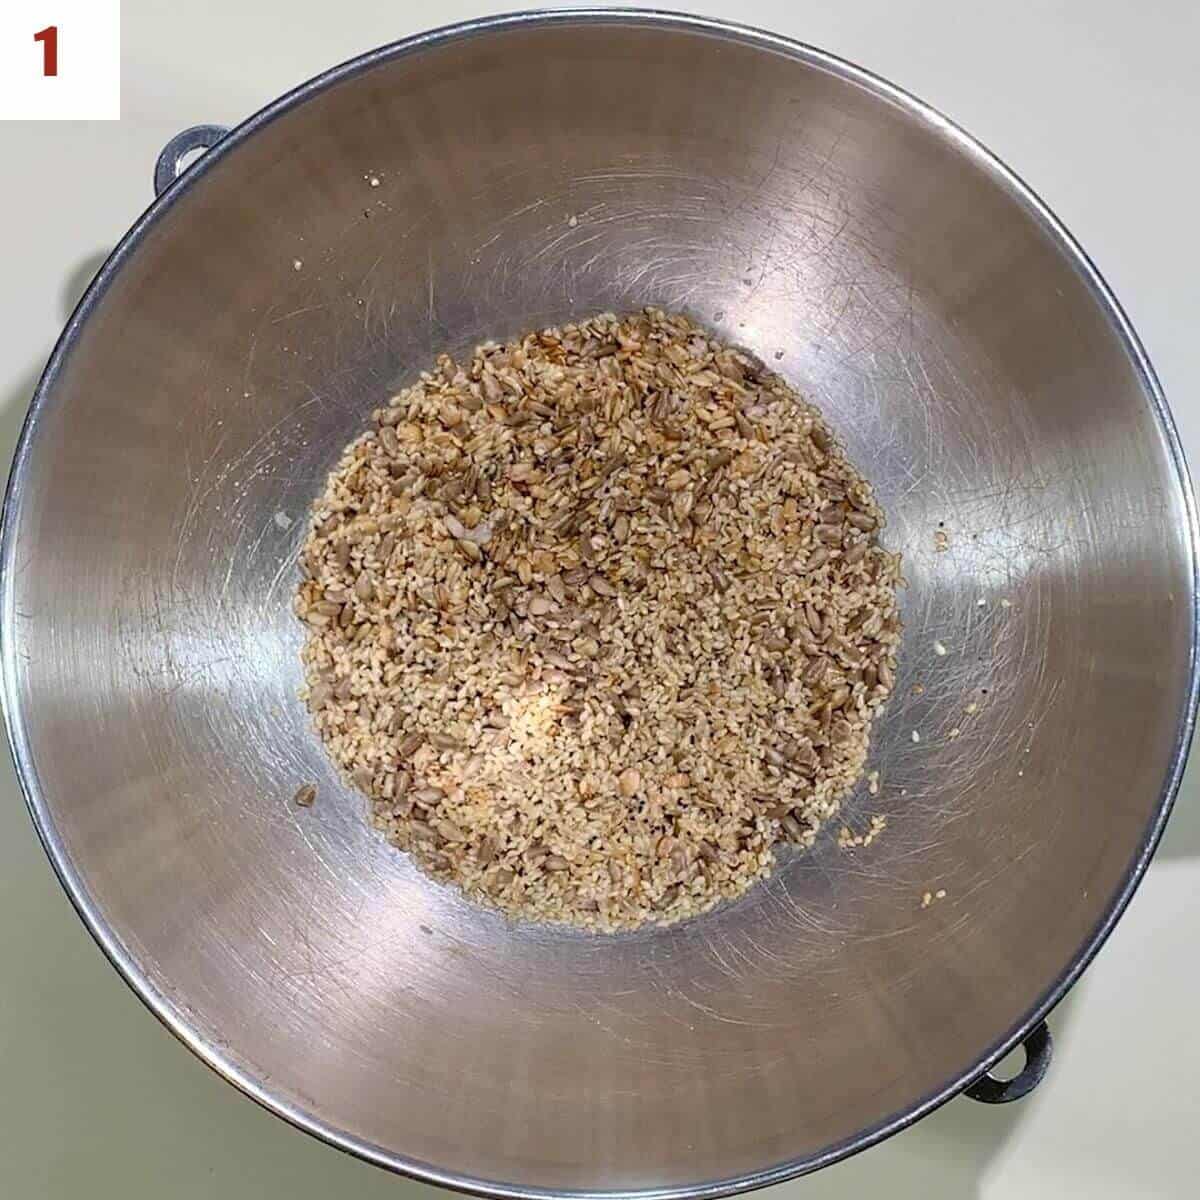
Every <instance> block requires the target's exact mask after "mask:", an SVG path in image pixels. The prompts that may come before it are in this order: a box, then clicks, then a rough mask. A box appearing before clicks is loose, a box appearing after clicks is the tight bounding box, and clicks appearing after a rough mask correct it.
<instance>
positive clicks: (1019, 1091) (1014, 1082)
mask: <svg viewBox="0 0 1200 1200" xmlns="http://www.w3.org/2000/svg"><path fill="white" fill-rule="evenodd" d="M1021 1045H1022V1046H1023V1048H1024V1050H1025V1065H1024V1066H1023V1067H1022V1068H1021V1070H1020V1072H1019V1073H1018V1074H1016V1075H1014V1076H1013V1078H1012V1079H997V1078H996V1077H995V1076H994V1075H993V1074H992V1073H991V1071H988V1072H986V1073H984V1074H983V1075H981V1076H980V1077H979V1078H978V1079H977V1080H975V1082H974V1083H973V1084H971V1086H970V1087H969V1088H967V1095H968V1096H970V1097H971V1099H972V1100H979V1101H981V1102H982V1103H984V1104H1007V1103H1008V1102H1009V1101H1010V1100H1020V1099H1021V1097H1022V1096H1028V1095H1029V1093H1030V1092H1032V1091H1033V1089H1034V1088H1035V1087H1037V1085H1038V1084H1039V1083H1041V1082H1042V1079H1043V1078H1044V1076H1045V1074H1046V1072H1047V1070H1049V1068H1050V1057H1051V1055H1052V1053H1053V1050H1054V1040H1053V1039H1052V1038H1051V1036H1050V1030H1049V1028H1048V1027H1047V1025H1046V1022H1045V1021H1041V1022H1039V1023H1038V1025H1036V1026H1035V1027H1034V1029H1033V1032H1032V1033H1030V1034H1029V1036H1028V1037H1027V1038H1026V1039H1025V1040H1024V1041H1023V1042H1022V1043H1021Z"/></svg>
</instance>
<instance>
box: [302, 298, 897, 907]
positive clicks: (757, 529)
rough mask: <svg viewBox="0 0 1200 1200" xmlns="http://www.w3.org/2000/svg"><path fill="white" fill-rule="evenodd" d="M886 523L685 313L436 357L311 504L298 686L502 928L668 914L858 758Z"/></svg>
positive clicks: (787, 399)
mask: <svg viewBox="0 0 1200 1200" xmlns="http://www.w3.org/2000/svg"><path fill="white" fill-rule="evenodd" d="M883 526H884V514H883V513H882V512H881V510H880V508H879V506H878V504H877V502H876V500H875V498H874V496H873V493H872V490H871V488H870V485H869V484H868V483H867V482H866V481H865V480H863V479H862V477H861V476H860V475H859V474H858V473H857V472H856V471H855V469H854V468H853V466H851V464H850V463H849V462H848V461H847V459H846V458H845V455H844V452H843V451H842V449H841V447H840V445H839V444H838V442H837V440H836V439H835V437H834V436H833V434H832V433H831V432H830V431H829V429H828V428H827V427H826V426H825V424H824V422H823V419H822V417H821V415H820V413H819V412H818V411H817V410H816V409H815V408H814V407H812V406H811V405H810V404H807V403H806V402H805V401H803V400H802V399H801V398H800V397H798V396H797V395H796V394H795V392H793V391H792V390H791V389H790V388H789V387H788V386H787V384H786V383H784V381H783V380H782V379H781V378H779V377H778V376H777V375H775V374H773V373H772V372H770V371H768V370H767V369H766V368H765V367H763V366H762V365H761V364H759V363H757V362H755V361H754V360H752V359H750V358H749V357H748V356H746V355H745V354H743V353H741V352H740V351H737V350H733V349H731V348H729V347H728V346H725V345H723V344H722V343H720V342H718V341H716V340H715V339H714V338H713V337H712V336H711V335H710V334H709V333H707V332H706V331H705V330H703V329H702V328H700V327H698V326H696V325H695V324H693V323H692V322H691V321H689V320H688V319H687V318H684V317H681V316H673V315H668V314H665V313H663V312H660V311H657V310H652V309H647V310H645V311H644V312H642V313H639V314H636V315H634V316H631V317H628V318H625V319H622V320H618V319H617V318H616V317H614V316H612V315H609V314H604V315H601V316H598V317H593V318H590V319H588V320H585V321H581V322H579V323H577V324H572V325H566V326H563V327H562V328H554V329H546V330H542V331H540V332H535V333H529V334H527V335H525V336H523V337H521V338H519V339H517V340H515V341H511V342H508V343H506V344H497V343H488V344H486V345H483V346H480V347H479V348H478V349H477V350H476V351H475V352H474V354H473V355H472V357H471V358H470V360H469V361H466V362H462V363H458V362H455V361H454V360H452V359H450V358H449V357H447V356H445V355H443V356H441V357H439V358H438V360H437V362H436V364H435V365H434V367H433V368H432V369H431V370H429V371H427V372H425V373H423V374H422V375H421V376H420V378H419V379H418V380H417V381H416V382H415V383H413V384H412V385H411V386H409V387H407V388H405V389H404V390H403V391H401V392H400V393H399V394H398V395H396V396H394V397H393V398H392V399H391V400H390V402H388V403H387V404H385V405H384V406H383V407H381V408H379V409H377V410H376V412H375V414H374V422H373V426H372V428H371V430H370V431H369V432H367V433H364V434H363V435H362V436H361V437H359V438H358V439H357V440H356V441H354V442H353V443H352V444H351V445H350V446H349V447H348V448H347V450H346V452H345V454H344V455H343V457H342V459H341V461H340V462H339V463H338V465H337V466H336V468H335V469H334V471H333V472H332V473H331V475H330V476H329V479H328V481H327V483H326V486H325V489H324V491H323V493H322V495H321V496H320V497H319V498H318V499H317V501H316V502H315V504H314V506H313V512H312V525H311V532H310V534H309V537H308V540H307V542H306V544H305V546H304V548H303V551H302V554H301V558H300V570H301V576H302V578H301V581H300V584H299V587H298V590H297V593H296V597H295V611H296V614H297V616H298V617H299V618H300V619H301V620H302V621H303V622H304V623H305V625H306V626H307V640H306V643H305V646H304V649H303V662H304V667H305V680H306V686H305V689H304V692H303V696H304V699H305V700H306V702H307V704H308V707H309V710H310V712H311V714H312V719H313V722H314V725H315V726H316V729H317V730H318V732H319V733H320V735H321V737H322V739H323V740H324V743H325V746H326V748H327V750H328V752H329V754H330V756H331V757H332V759H333V760H334V762H335V763H336V764H337V765H338V767H339V768H340V769H341V771H342V772H343V773H344V775H345V776H346V777H347V779H349V780H350V781H351V782H352V783H353V784H354V786H356V787H358V788H359V789H360V790H362V791H363V792H364V793H365V794H366V795H367V796H368V798H369V800H370V804H371V810H372V813H373V818H374V821H375V824H376V825H377V826H378V827H379V829H380V830H381V831H382V832H383V833H384V834H385V836H386V837H387V838H388V839H389V840H390V841H391V842H393V843H394V844H395V845H396V846H398V847H399V848H401V849H403V850H405V851H407V852H409V853H410V854H411V855H412V856H413V858H414V859H415V860H416V862H417V863H418V864H419V865H420V866H421V867H422V869H424V870H425V871H426V872H428V873H429V874H431V875H433V876H434V877H435V878H437V879H440V880H444V881H447V882H452V883H454V884H456V885H457V886H458V887H460V888H461V889H462V890H463V891H464V892H465V893H466V894H467V895H468V896H470V897H471V898H473V899H476V900H478V901H481V902H483V903H486V904H489V905H492V906H495V907H497V908H499V909H501V910H502V911H504V912H506V913H508V914H510V915H512V916H514V917H521V918H528V919H533V920H541V921H555V922H567V923H571V924H574V925H579V926H582V927H585V928H590V929H599V930H614V929H629V928H636V927H638V926H641V925H644V924H646V923H647V922H661V923H670V922H673V921H677V920H680V919H682V918H685V917H689V916H692V915H694V914H696V913H699V912H702V911H704V910H705V909H708V908H710V907H712V906H713V905H714V904H716V903H718V902H719V901H721V900H723V899H728V898H732V897H735V896H738V895H740V894H741V893H743V892H744V891H745V890H746V889H747V888H748V887H749V886H750V885H751V884H752V883H753V882H754V881H755V880H756V879H758V878H760V877H761V876H763V875H765V874H766V873H768V872H769V871H770V870H771V869H772V868H773V866H774V863H775V860H776V853H777V848H778V845H779V843H784V842H786V843H792V844H794V845H797V846H799V847H807V846H810V845H811V844H812V843H813V841H814V839H815V837H816V835H817V831H818V829H819V828H820V826H821V824H822V823H823V822H824V821H826V820H828V819H829V818H831V817H832V816H834V815H835V814H836V813H837V811H838V808H839V804H840V801H841V799H842V797H843V796H844V795H845V794H846V793H847V792H848V791H849V790H850V789H851V788H852V787H853V786H854V784H855V783H856V781H857V780H858V779H859V777H860V776H861V774H862V771H863V767H864V765H865V761H866V756H867V751H868V746H869V734H870V726H871V721H872V718H873V717H874V715H875V713H876V712H877V710H878V709H879V707H880V706H881V705H882V704H883V703H884V701H885V700H886V699H887V697H888V696H889V695H890V693H891V691H892V689H893V687H894V683H895V656H896V648H897V645H898V643H899V639H900V621H899V616H898V613H897V607H896V589H897V586H898V584H899V582H900V560H899V556H898V555H895V554H891V553H889V552H888V551H886V550H884V549H883V548H882V547H881V546H880V545H879V544H878V541H877V538H878V535H879V531H880V530H881V529H882V527H883ZM865 836H870V834H868V835H865ZM864 840H865V839H864Z"/></svg>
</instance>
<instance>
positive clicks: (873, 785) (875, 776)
mask: <svg viewBox="0 0 1200 1200" xmlns="http://www.w3.org/2000/svg"><path fill="white" fill-rule="evenodd" d="M867 792H868V794H869V795H872V796H878V795H879V772H878V771H868V772H867Z"/></svg>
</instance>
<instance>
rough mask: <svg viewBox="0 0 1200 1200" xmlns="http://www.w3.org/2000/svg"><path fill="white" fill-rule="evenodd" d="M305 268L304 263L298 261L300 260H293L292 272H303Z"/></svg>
mask: <svg viewBox="0 0 1200 1200" xmlns="http://www.w3.org/2000/svg"><path fill="white" fill-rule="evenodd" d="M303 267H304V263H303V262H301V261H300V259H298V258H294V259H292V270H293V271H299V270H302V269H303Z"/></svg>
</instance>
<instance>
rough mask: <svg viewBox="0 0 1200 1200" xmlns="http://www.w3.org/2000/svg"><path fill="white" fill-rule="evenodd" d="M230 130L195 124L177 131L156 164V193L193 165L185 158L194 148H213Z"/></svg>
mask: <svg viewBox="0 0 1200 1200" xmlns="http://www.w3.org/2000/svg"><path fill="white" fill-rule="evenodd" d="M228 132H229V130H228V128H227V127H226V126H224V125H193V126H192V127H191V129H185V130H184V131H183V132H182V133H177V134H176V135H175V136H174V137H173V138H172V139H171V140H170V141H169V142H168V143H167V144H166V145H165V146H164V147H163V149H162V153H161V154H160V155H159V156H158V161H157V162H156V163H155V164H154V194H155V195H156V196H161V195H162V194H163V192H165V191H166V190H167V188H169V187H170V186H171V184H173V183H174V182H175V180H177V179H178V178H179V177H180V175H182V174H183V173H184V172H185V171H186V170H187V169H188V167H190V166H191V163H185V162H184V161H183V160H184V159H185V158H186V157H187V156H188V155H189V154H191V152H192V151H193V150H211V149H212V148H213V147H214V146H215V145H216V144H217V143H218V142H219V141H220V140H221V139H222V138H223V137H224V136H225V135H226V134H227V133H228Z"/></svg>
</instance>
